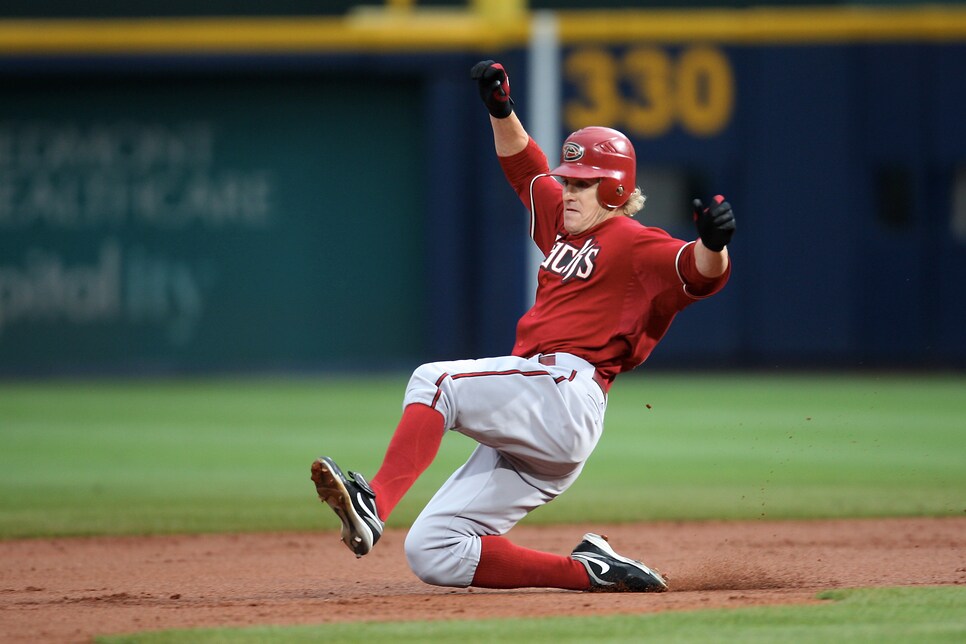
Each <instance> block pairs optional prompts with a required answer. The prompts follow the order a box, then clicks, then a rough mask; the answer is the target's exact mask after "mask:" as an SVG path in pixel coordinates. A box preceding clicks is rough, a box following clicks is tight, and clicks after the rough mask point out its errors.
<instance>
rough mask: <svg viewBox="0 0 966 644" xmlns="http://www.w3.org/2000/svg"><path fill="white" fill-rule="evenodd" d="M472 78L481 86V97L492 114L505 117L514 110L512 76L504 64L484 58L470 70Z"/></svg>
mask: <svg viewBox="0 0 966 644" xmlns="http://www.w3.org/2000/svg"><path fill="white" fill-rule="evenodd" d="M470 78H472V79H473V80H475V81H476V84H477V85H478V86H479V90H480V98H481V99H483V104H484V105H486V109H487V110H489V112H490V114H491V115H493V116H494V117H496V118H498V119H505V118H506V117H508V116H510V112H512V111H513V99H512V98H510V77H509V76H507V74H506V70H505V69H503V65H501V64H500V63H495V62H493V61H492V60H482V61H480V62H478V63H476V64H475V65H473V69H471V70H470Z"/></svg>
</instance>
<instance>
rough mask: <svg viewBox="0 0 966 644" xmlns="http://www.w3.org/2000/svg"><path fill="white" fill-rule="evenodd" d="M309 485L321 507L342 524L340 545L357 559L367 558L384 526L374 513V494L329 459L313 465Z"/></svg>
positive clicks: (353, 473) (362, 479)
mask: <svg viewBox="0 0 966 644" xmlns="http://www.w3.org/2000/svg"><path fill="white" fill-rule="evenodd" d="M312 482H313V483H315V491H316V492H318V494H319V499H321V500H322V502H323V503H328V504H329V507H331V508H332V509H333V510H334V511H335V513H336V514H337V515H338V516H339V519H340V520H341V521H342V543H344V544H345V545H346V547H348V548H349V550H351V551H352V552H354V553H355V555H356V557H361V556H362V555H366V554H369V551H370V550H372V547H373V546H374V545H376V542H377V541H379V537H381V536H382V531H383V522H382V520H381V519H380V518H379V513H378V512H377V511H376V493H375V492H373V491H372V488H371V487H369V483H368V482H366V480H365V479H364V478H363V477H362V475H361V474H358V473H357V472H349V476H346V475H345V474H343V473H342V470H340V469H339V466H338V465H336V464H335V461H333V460H332V459H331V458H329V457H327V456H323V457H321V458H319V459H317V460H316V461H315V462H314V463H312Z"/></svg>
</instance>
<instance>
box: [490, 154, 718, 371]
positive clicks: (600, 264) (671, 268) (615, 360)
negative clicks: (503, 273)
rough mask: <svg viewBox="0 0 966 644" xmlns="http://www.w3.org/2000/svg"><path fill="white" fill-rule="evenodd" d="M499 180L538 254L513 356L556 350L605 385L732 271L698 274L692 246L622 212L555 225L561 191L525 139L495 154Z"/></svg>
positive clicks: (542, 157) (639, 358) (636, 361)
mask: <svg viewBox="0 0 966 644" xmlns="http://www.w3.org/2000/svg"><path fill="white" fill-rule="evenodd" d="M500 164H501V166H502V167H503V172H504V173H505V174H506V177H507V180H508V181H509V182H510V185H512V186H513V189H514V190H516V192H517V194H518V195H519V196H520V200H521V201H523V204H524V205H525V206H526V207H527V209H528V210H529V211H530V236H531V237H532V238H533V241H534V242H535V243H536V245H537V246H538V247H539V248H540V250H541V251H543V254H544V257H545V258H546V259H544V261H543V262H542V263H541V264H540V269H539V271H538V275H537V294H536V301H535V302H534V305H533V307H532V308H531V309H530V310H529V311H527V312H526V313H525V314H524V315H523V317H522V318H521V319H520V321H519V322H518V324H517V337H516V345H515V346H514V348H513V355H517V356H522V357H530V356H534V355H536V354H538V353H555V352H564V353H572V354H574V355H577V356H580V357H581V358H584V359H585V360H587V361H588V362H590V363H592V364H594V365H596V366H597V370H598V371H600V373H601V374H602V375H603V376H604V377H605V378H606V379H607V381H608V383H610V382H612V381H613V379H614V377H615V376H617V374H618V373H621V372H622V371H629V370H631V369H633V368H634V367H636V366H638V365H640V364H641V363H642V362H644V361H645V360H646V359H647V357H648V355H650V353H651V351H653V350H654V347H655V346H656V345H657V343H658V341H660V339H661V338H662V337H664V334H665V333H666V332H667V329H668V327H669V326H670V324H671V321H672V320H673V319H674V316H675V315H677V313H678V312H679V311H681V310H683V309H684V308H685V307H687V306H688V305H689V304H691V303H692V302H694V301H696V300H699V299H702V298H704V297H708V296H709V295H712V294H714V293H716V292H717V291H719V290H720V289H721V288H722V287H723V286H724V285H725V283H726V282H727V281H728V277H729V275H730V273H731V266H730V263H729V266H728V270H727V271H726V272H725V274H724V275H722V276H720V277H716V278H707V277H704V276H703V275H701V274H700V273H699V272H698V269H697V267H696V266H695V261H694V242H686V241H683V240H680V239H675V238H673V237H671V236H670V235H669V234H668V233H667V232H665V231H663V230H661V229H659V228H651V227H647V226H644V225H642V224H641V223H639V222H638V221H637V220H635V219H632V218H630V217H626V216H617V217H612V218H610V219H607V220H605V221H603V222H601V223H600V224H598V225H597V226H595V227H593V228H591V229H589V230H586V231H584V232H582V233H580V234H577V235H571V234H569V233H568V232H567V231H566V230H565V229H564V227H563V186H561V184H560V183H559V182H558V181H557V180H556V179H554V178H553V177H550V176H548V175H547V174H546V173H547V172H549V170H550V168H549V166H548V165H547V158H546V156H545V155H544V154H543V152H542V151H541V150H540V148H539V147H538V146H537V145H536V143H535V142H534V141H533V139H531V140H530V143H529V145H528V146H527V147H526V148H525V149H524V150H523V151H522V152H520V153H518V154H515V155H513V156H510V157H500Z"/></svg>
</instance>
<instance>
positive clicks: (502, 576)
mask: <svg viewBox="0 0 966 644" xmlns="http://www.w3.org/2000/svg"><path fill="white" fill-rule="evenodd" d="M480 541H482V543H483V552H482V553H481V554H480V564H479V565H478V566H477V567H476V575H474V577H473V583H472V584H471V585H472V586H476V587H477V588H565V589H567V590H587V589H588V588H590V577H588V576H587V569H586V568H584V565H583V564H582V563H580V562H579V561H577V560H576V559H571V558H570V557H564V556H561V555H553V554H550V553H548V552H540V551H538V550H530V549H529V548H523V547H521V546H518V545H516V544H514V543H512V542H511V541H510V540H509V539H507V538H505V537H498V536H486V537H481V538H480Z"/></svg>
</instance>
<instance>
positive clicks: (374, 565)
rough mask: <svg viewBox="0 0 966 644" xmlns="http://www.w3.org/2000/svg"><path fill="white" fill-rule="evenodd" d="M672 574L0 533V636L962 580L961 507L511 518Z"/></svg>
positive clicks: (315, 539)
mask: <svg viewBox="0 0 966 644" xmlns="http://www.w3.org/2000/svg"><path fill="white" fill-rule="evenodd" d="M588 530H593V531H596V532H601V533H605V534H607V535H609V537H610V541H611V543H612V544H613V545H614V547H615V549H617V550H618V552H622V553H625V554H628V555H634V556H637V557H639V558H641V559H643V560H644V561H645V562H646V563H648V564H649V565H651V566H653V567H655V568H657V569H658V570H661V571H662V572H664V573H666V574H667V576H668V578H669V582H670V586H671V592H668V593H665V594H660V595H653V594H646V595H640V594H621V595H615V594H597V593H579V592H568V591H553V590H551V591H547V590H521V591H492V590H477V589H447V588H436V587H432V586H427V585H425V584H423V583H422V582H420V581H418V580H417V579H416V578H415V577H413V576H412V574H411V573H410V572H409V570H408V568H407V567H406V561H405V556H404V555H403V550H402V548H403V539H404V537H405V533H404V532H402V531H389V532H387V533H386V534H385V536H384V537H383V539H382V541H380V543H379V545H378V546H377V548H376V549H375V550H374V551H373V552H372V554H370V555H369V556H367V557H365V558H363V559H359V560H357V559H355V558H354V557H353V556H352V554H351V553H350V552H349V551H348V550H346V549H345V547H344V546H343V545H342V544H341V543H340V542H339V540H338V536H337V535H336V533H335V532H323V533H318V534H246V535H201V536H176V537H147V538H83V539H56V540H23V541H8V542H0V640H3V641H5V642H27V641H30V642H81V641H89V640H90V638H91V637H92V636H94V635H97V634H108V633H122V632H131V631H142V630H157V629H168V628H191V627H203V626H250V625H257V624H310V623H326V622H339V621H356V620H380V621H383V620H429V619H475V618H495V617H514V616H519V617H524V616H536V615H553V614H566V615H591V614H595V615H600V614H606V613H651V612H658V611H666V610H687V609H698V608H709V607H740V606H751V605H762V604H790V603H803V602H812V601H816V600H815V599H814V598H815V594H816V592H818V591H820V590H823V589H828V588H852V587H869V586H912V585H935V584H966V517H956V518H946V519H935V518H932V519H930V518H921V519H889V520H851V521H846V520H841V521H811V522H778V521H753V522H702V523H652V524H642V525H621V526H602V525H595V526H564V527H524V526H521V527H518V528H516V529H515V530H514V531H513V532H512V534H511V536H512V538H513V540H514V541H515V542H517V543H519V544H520V545H524V546H529V547H534V548H540V549H543V550H548V551H553V552H560V553H562V554H567V553H569V552H570V550H571V549H572V548H573V546H574V545H576V543H577V542H578V541H579V539H580V537H581V535H582V534H583V532H585V531H588Z"/></svg>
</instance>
